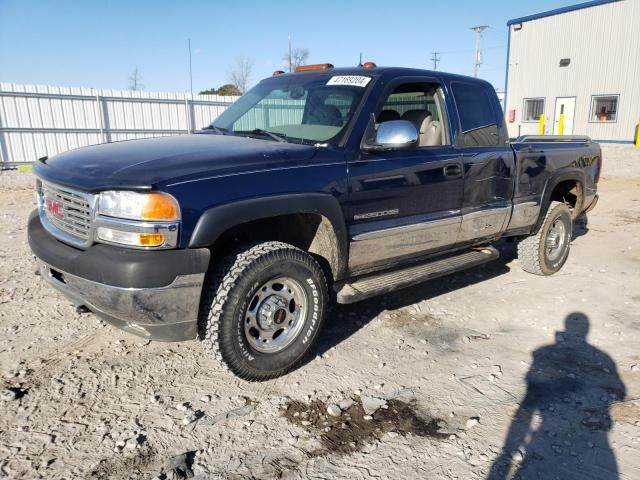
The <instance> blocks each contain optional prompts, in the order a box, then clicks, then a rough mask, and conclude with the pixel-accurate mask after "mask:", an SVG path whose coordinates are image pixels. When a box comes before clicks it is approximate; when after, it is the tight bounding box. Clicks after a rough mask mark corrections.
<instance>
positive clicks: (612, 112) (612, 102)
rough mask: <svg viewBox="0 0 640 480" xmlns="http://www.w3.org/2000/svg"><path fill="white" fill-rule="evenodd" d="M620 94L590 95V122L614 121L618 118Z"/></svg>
mask: <svg viewBox="0 0 640 480" xmlns="http://www.w3.org/2000/svg"><path fill="white" fill-rule="evenodd" d="M619 99H620V95H594V96H592V97H591V115H590V116H589V119H590V121H591V122H615V121H616V120H617V118H618V100H619Z"/></svg>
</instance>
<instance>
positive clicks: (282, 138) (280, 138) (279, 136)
mask: <svg viewBox="0 0 640 480" xmlns="http://www.w3.org/2000/svg"><path fill="white" fill-rule="evenodd" d="M235 133H251V134H254V135H263V136H265V137H269V138H271V139H272V140H275V141H276V142H284V143H287V136H286V135H285V134H284V133H274V132H270V131H269V130H263V129H262V128H254V129H253V130H245V131H238V130H236V131H235Z"/></svg>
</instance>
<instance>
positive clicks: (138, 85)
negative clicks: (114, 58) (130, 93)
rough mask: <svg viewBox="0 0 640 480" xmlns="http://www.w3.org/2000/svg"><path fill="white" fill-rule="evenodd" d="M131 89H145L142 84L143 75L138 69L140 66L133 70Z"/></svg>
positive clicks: (130, 78) (130, 81) (130, 80)
mask: <svg viewBox="0 0 640 480" xmlns="http://www.w3.org/2000/svg"><path fill="white" fill-rule="evenodd" d="M129 90H144V85H143V84H142V76H141V75H140V72H139V71H138V66H137V65H136V68H135V69H134V70H133V73H132V74H131V76H130V77H129Z"/></svg>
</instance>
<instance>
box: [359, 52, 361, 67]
mask: <svg viewBox="0 0 640 480" xmlns="http://www.w3.org/2000/svg"><path fill="white" fill-rule="evenodd" d="M358 66H359V67H361V66H362V52H360V60H359V61H358Z"/></svg>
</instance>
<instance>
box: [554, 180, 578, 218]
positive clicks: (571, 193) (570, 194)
mask: <svg viewBox="0 0 640 480" xmlns="http://www.w3.org/2000/svg"><path fill="white" fill-rule="evenodd" d="M583 198H584V197H583V194H582V183H580V182H579V181H577V180H564V181H562V182H560V183H558V184H557V185H556V186H555V187H554V188H553V191H552V192H551V197H550V199H549V201H550V202H553V201H557V202H562V203H565V204H567V206H568V207H569V210H571V217H572V218H573V219H575V218H576V217H577V216H578V214H579V213H580V212H582V199H583Z"/></svg>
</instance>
